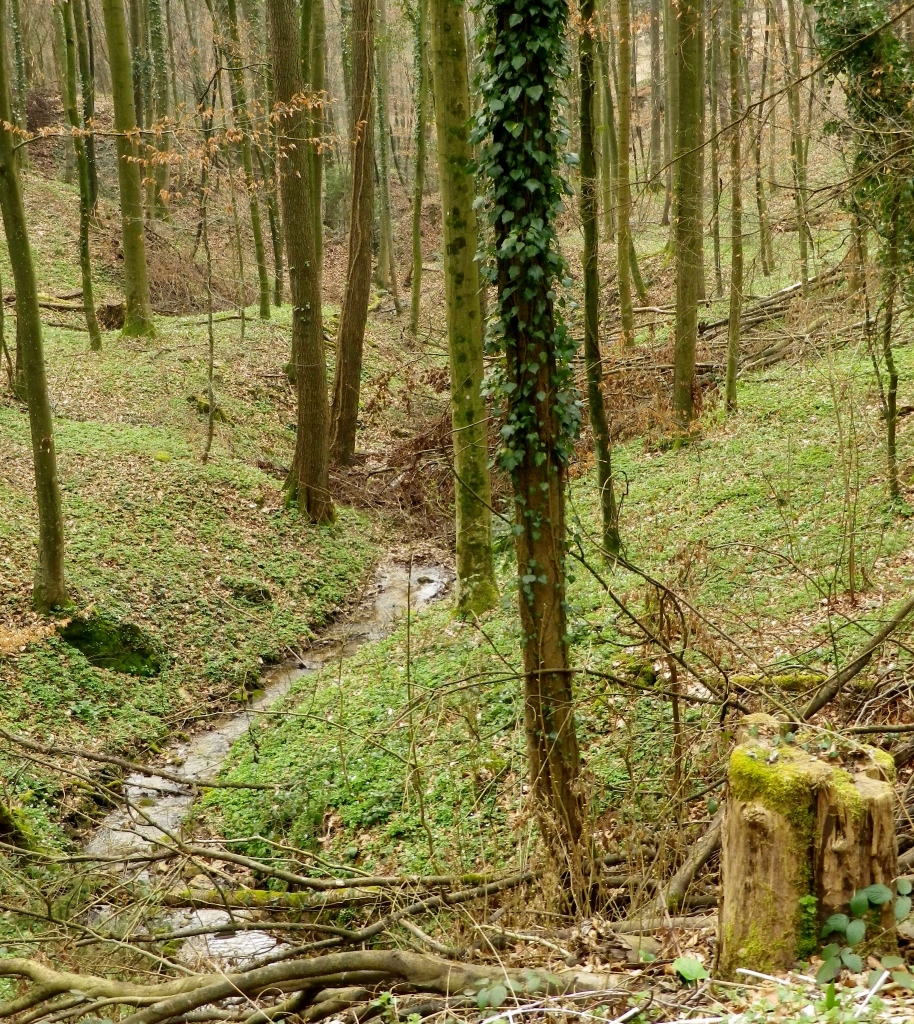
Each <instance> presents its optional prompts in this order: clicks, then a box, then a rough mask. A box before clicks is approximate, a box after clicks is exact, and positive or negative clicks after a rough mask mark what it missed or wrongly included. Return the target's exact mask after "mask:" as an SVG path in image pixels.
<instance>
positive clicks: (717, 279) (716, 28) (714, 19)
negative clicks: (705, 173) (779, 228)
mask: <svg viewBox="0 0 914 1024" xmlns="http://www.w3.org/2000/svg"><path fill="white" fill-rule="evenodd" d="M708 17H709V19H710V22H711V24H710V29H711V32H710V36H711V39H710V44H709V46H708V107H709V109H710V112H711V138H710V147H709V148H710V150H711V240H712V243H713V246H714V297H715V298H720V297H721V296H722V295H723V294H724V279H723V274H722V270H721V265H720V200H721V194H720V193H721V186H720V141H719V139H718V134H717V122H718V106H719V105H718V102H717V100H718V96H717V93H718V89H719V77H720V76H719V74H718V72H719V68H720V16H719V10H718V7H717V4H716V3H715V2H714V0H711V4H710V5H709V11H708Z"/></svg>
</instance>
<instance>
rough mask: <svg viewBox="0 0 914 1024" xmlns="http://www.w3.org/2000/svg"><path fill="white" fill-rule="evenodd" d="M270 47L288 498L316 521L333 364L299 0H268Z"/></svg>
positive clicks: (324, 513)
mask: <svg viewBox="0 0 914 1024" xmlns="http://www.w3.org/2000/svg"><path fill="white" fill-rule="evenodd" d="M267 14H268V20H269V24H270V48H271V53H272V58H273V74H274V77H275V100H276V103H277V106H278V108H279V113H280V116H279V118H278V121H279V131H280V139H281V153H280V165H279V168H278V170H279V174H280V179H279V182H280V198H281V201H282V213H283V225H284V227H285V233H286V255H287V259H288V263H289V281H290V285H291V292H292V360H293V362H294V364H295V383H296V389H297V392H298V428H297V433H296V437H295V456H294V459H293V462H292V470H291V472H290V474H289V478H288V480H287V481H286V491H287V493H288V496H289V500H290V501H293V502H295V503H296V504H297V505H298V507H299V509H301V511H302V512H304V513H305V514H306V515H307V516H308V517H309V518H310V519H312V520H313V521H314V522H317V523H322V522H327V521H328V520H331V519H333V502H332V501H331V499H330V481H329V410H328V406H327V364H326V356H325V352H324V331H323V324H322V322H321V293H320V279H319V277H318V275H317V274H316V273H315V260H316V254H315V248H314V219H313V216H312V212H313V205H312V198H311V188H310V186H311V180H310V167H309V161H308V146H307V116H306V114H305V112H304V110H302V108H301V105H300V104H299V103H297V102H296V101H295V97H297V96H300V95H301V93H302V90H303V83H302V74H301V64H300V61H299V47H298V21H297V18H296V15H295V7H294V0H268V3H267Z"/></svg>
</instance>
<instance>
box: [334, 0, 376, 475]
mask: <svg viewBox="0 0 914 1024" xmlns="http://www.w3.org/2000/svg"><path fill="white" fill-rule="evenodd" d="M350 45H351V54H352V87H351V96H352V107H351V113H350V117H349V162H350V165H351V167H352V202H351V204H350V209H349V257H348V262H347V266H346V289H345V292H344V294H343V307H342V310H341V312H340V333H339V337H338V339H337V346H336V371H335V375H334V380H333V426H332V434H331V442H330V446H331V453H332V455H333V458H334V459H335V460H336V461H337V462H340V463H343V464H344V465H345V464H348V463H350V462H351V461H352V457H353V455H354V454H355V432H356V426H357V424H358V416H359V387H360V381H361V375H362V350H363V347H364V344H365V323H366V321H367V319H368V298H369V294H370V292H371V228H372V223H373V220H374V96H373V93H374V0H354V2H353V5H352V28H351V32H350Z"/></svg>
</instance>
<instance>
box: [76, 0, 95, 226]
mask: <svg viewBox="0 0 914 1024" xmlns="http://www.w3.org/2000/svg"><path fill="white" fill-rule="evenodd" d="M91 17H92V14H91V8H90V7H89V3H88V0H86V6H85V9H84V8H83V4H82V0H80V2H78V3H75V4H74V5H73V28H74V31H75V32H76V53H77V56H78V57H79V77H80V83H81V85H82V98H83V129H84V131H85V140H86V164H87V167H88V171H89V213H90V215H91V216H92V217H94V216H95V211H96V209H97V207H98V165H97V163H96V160H95V129H94V127H93V124H92V121H93V118H94V117H95V57H94V53H93V50H94V45H93V40H92V21H91Z"/></svg>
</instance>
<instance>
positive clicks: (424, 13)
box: [409, 0, 429, 335]
mask: <svg viewBox="0 0 914 1024" xmlns="http://www.w3.org/2000/svg"><path fill="white" fill-rule="evenodd" d="M428 3H429V0H419V9H418V11H417V12H416V170H415V179H414V182H413V279H412V292H411V293H410V304H409V330H410V333H411V334H413V335H415V334H416V333H417V331H418V330H419V306H420V303H421V300H422V193H423V190H424V189H425V133H426V123H425V122H426V119H427V110H428Z"/></svg>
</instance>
